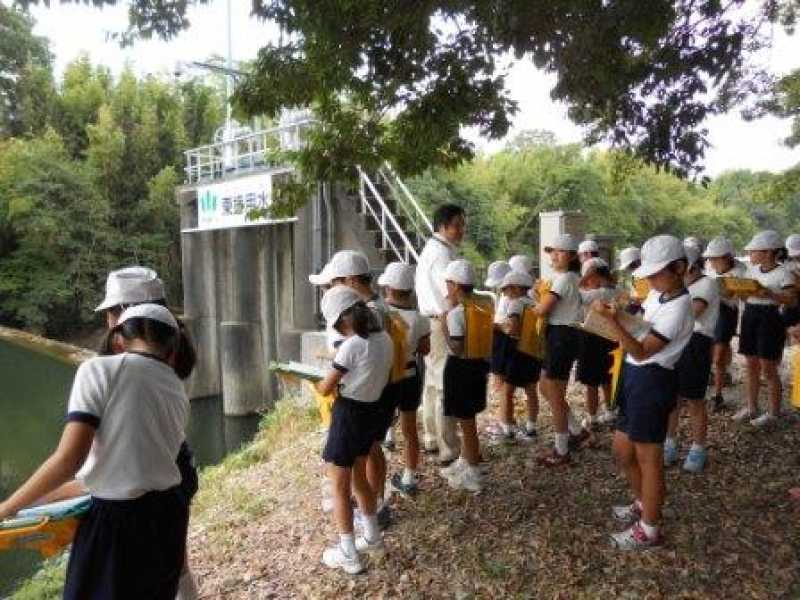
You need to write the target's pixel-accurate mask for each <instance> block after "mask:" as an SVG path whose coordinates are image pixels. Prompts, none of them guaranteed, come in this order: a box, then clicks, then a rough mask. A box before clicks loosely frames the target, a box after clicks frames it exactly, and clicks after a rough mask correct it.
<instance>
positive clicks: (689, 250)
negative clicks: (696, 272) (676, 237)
mask: <svg viewBox="0 0 800 600" xmlns="http://www.w3.org/2000/svg"><path fill="white" fill-rule="evenodd" d="M683 250H684V252H686V262H687V263H689V266H690V267H691V266H693V265H694V264H695V263H696V262H697V261H698V260H700V248H698V247H697V246H687V245H686V244H684V246H683Z"/></svg>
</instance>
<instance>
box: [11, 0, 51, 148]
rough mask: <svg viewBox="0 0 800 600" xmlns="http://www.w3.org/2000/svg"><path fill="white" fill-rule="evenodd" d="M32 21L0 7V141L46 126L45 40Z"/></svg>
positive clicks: (48, 58) (48, 80) (48, 77)
mask: <svg viewBox="0 0 800 600" xmlns="http://www.w3.org/2000/svg"><path fill="white" fill-rule="evenodd" d="M33 24H34V23H33V19H31V18H30V17H29V16H28V15H26V14H25V13H23V12H21V11H19V10H17V9H15V8H8V7H6V6H5V5H4V4H2V3H0V138H3V137H11V136H19V135H27V134H31V133H36V132H39V131H41V130H42V128H43V127H44V125H43V124H46V123H47V120H48V118H47V116H48V112H49V105H50V102H49V98H50V97H51V95H52V91H53V89H52V88H53V78H52V71H51V64H50V63H51V56H50V50H49V48H48V43H47V40H46V39H44V38H41V37H37V36H35V35H33Z"/></svg>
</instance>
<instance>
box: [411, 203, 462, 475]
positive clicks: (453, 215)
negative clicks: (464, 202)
mask: <svg viewBox="0 0 800 600" xmlns="http://www.w3.org/2000/svg"><path fill="white" fill-rule="evenodd" d="M433 227H434V230H435V231H436V233H434V234H433V237H431V238H430V239H429V240H428V241H427V243H426V244H425V247H424V248H423V249H422V253H421V254H420V255H419V261H418V264H417V272H416V281H415V287H416V292H417V301H418V304H419V311H420V313H421V314H422V315H424V316H426V317H429V318H430V320H431V338H430V340H431V341H430V352H429V353H428V355H427V356H426V357H425V381H424V384H423V389H422V425H423V446H424V448H425V450H426V451H428V452H434V451H436V450H437V449H438V451H439V461H440V462H445V463H446V462H450V461H453V460H455V459H456V458H458V453H459V447H460V443H459V439H458V435H457V434H456V422H455V419H452V418H449V417H445V416H444V409H443V406H442V398H443V393H444V378H443V377H444V364H445V362H446V361H447V342H446V341H445V337H444V332H443V330H442V319H443V317H444V314H445V313H446V312H447V310H448V309H449V308H450V307H449V305H448V300H447V286H446V284H445V278H444V272H445V269H446V268H447V265H448V264H449V263H450V262H451V261H452V260H454V259H455V258H456V255H457V249H458V246H459V245H460V244H461V240H462V239H463V238H464V231H465V229H466V219H465V217H464V209H463V208H461V207H460V206H456V205H454V204H445V205H443V206H440V207H439V208H438V209H436V212H435V213H434V215H433Z"/></svg>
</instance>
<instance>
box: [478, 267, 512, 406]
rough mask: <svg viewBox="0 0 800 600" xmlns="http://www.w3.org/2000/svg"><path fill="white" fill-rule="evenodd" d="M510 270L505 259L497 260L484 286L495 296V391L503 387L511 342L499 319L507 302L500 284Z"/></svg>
mask: <svg viewBox="0 0 800 600" xmlns="http://www.w3.org/2000/svg"><path fill="white" fill-rule="evenodd" d="M512 258H514V257H512ZM509 271H511V265H509V264H508V263H507V262H506V261H504V260H496V261H495V262H493V263H491V264H490V265H489V268H488V270H487V274H486V281H485V282H484V286H486V288H488V289H489V290H492V295H493V297H494V315H495V328H494V331H493V332H492V359H491V361H490V366H489V369H490V371H489V372H490V373H491V374H492V386H493V389H494V390H495V392H499V391H502V389H503V365H504V364H505V359H506V353H507V352H508V347H509V343H510V340H509V338H508V336H507V335H506V334H505V333H503V331H502V329H501V328H500V327H499V322H498V320H497V314H498V312H500V311H501V304H505V302H506V300H505V299H504V297H503V293H502V291H501V290H500V284H502V283H503V277H505V276H506V274H507V273H508V272H509Z"/></svg>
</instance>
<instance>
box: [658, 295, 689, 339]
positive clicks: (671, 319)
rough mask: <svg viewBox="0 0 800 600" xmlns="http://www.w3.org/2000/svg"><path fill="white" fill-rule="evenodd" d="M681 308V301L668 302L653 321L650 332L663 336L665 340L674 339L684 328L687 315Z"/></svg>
mask: <svg viewBox="0 0 800 600" xmlns="http://www.w3.org/2000/svg"><path fill="white" fill-rule="evenodd" d="M680 309H681V304H680V303H679V302H674V301H673V302H668V303H667V305H666V306H664V307H662V308H661V310H659V311H658V312H657V313H656V315H655V317H654V319H653V321H651V323H650V324H651V326H652V327H651V329H650V333H652V334H654V335H655V336H656V337H660V338H662V339H663V340H664V341H665V342H670V341H672V340H674V339H675V338H676V337H677V336H678V335H680V333H681V331H682V330H683V327H684V321H685V317H686V315H684V314H683V312H682V311H681V310H680Z"/></svg>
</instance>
